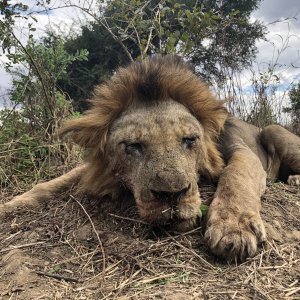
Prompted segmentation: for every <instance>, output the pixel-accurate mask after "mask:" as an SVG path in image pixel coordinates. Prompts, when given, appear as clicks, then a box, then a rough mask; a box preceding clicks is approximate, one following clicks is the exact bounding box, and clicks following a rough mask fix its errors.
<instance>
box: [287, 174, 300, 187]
mask: <svg viewBox="0 0 300 300" xmlns="http://www.w3.org/2000/svg"><path fill="white" fill-rule="evenodd" d="M287 183H288V184H289V185H296V186H299V185H300V175H290V176H289V178H288V180H287Z"/></svg>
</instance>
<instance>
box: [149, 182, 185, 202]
mask: <svg viewBox="0 0 300 300" xmlns="http://www.w3.org/2000/svg"><path fill="white" fill-rule="evenodd" d="M190 188H191V184H189V185H188V186H187V187H185V188H183V189H181V190H179V191H171V192H170V191H155V190H151V193H152V195H153V196H154V198H155V199H158V200H159V201H161V202H165V203H169V204H171V205H172V204H177V203H178V202H179V201H180V199H181V198H183V197H184V196H185V195H186V194H187V193H188V191H189V190H190Z"/></svg>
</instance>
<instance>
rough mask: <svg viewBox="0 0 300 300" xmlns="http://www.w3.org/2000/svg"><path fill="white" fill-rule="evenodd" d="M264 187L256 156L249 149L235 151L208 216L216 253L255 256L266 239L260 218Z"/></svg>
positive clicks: (210, 241) (208, 237) (210, 242)
mask: <svg viewBox="0 0 300 300" xmlns="http://www.w3.org/2000/svg"><path fill="white" fill-rule="evenodd" d="M265 187H266V173H265V171H264V170H263V167H262V165H261V162H260V161H259V159H258V158H257V157H256V155H255V154H254V153H252V152H251V151H250V150H249V149H247V148H240V149H237V150H235V151H234V153H233V155H232V156H231V159H230V160H229V163H228V165H227V167H225V169H224V171H223V173H222V175H221V177H220V180H219V183H218V187H217V191H216V194H215V198H214V200H213V202H212V204H211V206H210V208H209V211H208V215H207V229H206V233H205V238H206V240H207V241H208V245H209V247H210V248H211V251H212V252H213V253H214V254H216V255H219V256H222V257H225V258H229V259H232V258H238V259H240V260H244V259H245V258H246V257H251V256H253V255H255V253H256V250H257V244H258V243H260V242H262V241H264V240H265V239H266V232H265V228H264V224H263V222H262V219H261V216H260V197H261V195H262V194H263V193H264V191H265Z"/></svg>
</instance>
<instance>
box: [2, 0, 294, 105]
mask: <svg viewBox="0 0 300 300" xmlns="http://www.w3.org/2000/svg"><path fill="white" fill-rule="evenodd" d="M12 2H16V1H12ZM22 2H23V3H25V4H26V2H27V4H29V6H30V4H32V3H33V1H30V0H23V1H22ZM62 2H63V1H62V0H54V1H52V3H53V4H54V5H55V6H59V5H60V3H62ZM73 2H74V1H73ZM79 2H82V1H80V0H78V3H79ZM33 9H36V8H33ZM36 17H37V19H38V23H37V25H36V24H35V26H37V29H38V30H37V32H36V33H35V34H36V35H37V38H38V37H40V36H41V35H42V34H43V32H44V30H45V28H46V27H49V26H50V27H51V28H52V29H55V28H60V29H62V28H64V30H65V31H66V32H68V28H70V27H72V28H74V26H75V28H76V26H78V28H79V27H80V23H81V22H84V16H83V14H82V12H80V11H79V10H76V9H74V8H72V9H70V8H63V9H57V10H53V11H52V12H51V14H50V15H49V14H38V15H36ZM251 18H252V19H253V20H259V21H261V22H263V23H264V24H265V25H266V26H267V28H268V31H269V33H268V34H267V39H268V41H259V42H257V47H258V55H257V59H256V63H255V68H256V70H259V71H262V72H263V71H265V70H266V69H267V67H268V66H269V65H270V64H271V65H272V64H275V63H276V70H277V72H278V73H279V75H280V78H281V86H282V90H285V89H287V88H288V87H289V86H290V85H291V84H292V83H293V82H297V81H299V80H300V75H299V74H300V72H299V70H300V1H299V0H284V1H283V0H263V1H262V2H261V4H260V7H259V8H258V9H257V10H256V11H255V12H254V13H253V14H252V16H251ZM74 19H75V20H76V21H75V22H74ZM80 20H83V21H80ZM23 28H24V24H22V23H21V24H18V28H17V33H18V35H19V38H21V40H24V41H25V37H26V32H24V29H23ZM3 61H5V57H3V56H2V57H0V108H1V106H3V97H1V96H2V95H5V94H6V93H7V92H6V90H7V88H8V87H9V86H10V83H11V77H10V76H9V75H8V74H7V73H6V72H5V70H4V69H3V67H2V62H3ZM250 81H251V73H250V72H247V71H245V72H243V73H242V76H241V82H242V85H243V86H244V87H245V88H247V86H248V85H249V86H250Z"/></svg>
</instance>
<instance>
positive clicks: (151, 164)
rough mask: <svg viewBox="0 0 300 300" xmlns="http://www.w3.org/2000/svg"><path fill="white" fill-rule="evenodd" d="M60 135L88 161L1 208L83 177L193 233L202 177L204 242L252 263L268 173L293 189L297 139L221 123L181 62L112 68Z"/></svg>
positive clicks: (218, 105)
mask: <svg viewBox="0 0 300 300" xmlns="http://www.w3.org/2000/svg"><path fill="white" fill-rule="evenodd" d="M61 134H63V135H67V134H68V135H70V136H71V137H72V138H73V140H74V141H75V142H76V143H77V144H79V145H80V146H81V147H83V148H84V149H85V150H86V163H85V165H83V166H82V167H80V168H79V169H75V170H73V171H71V172H70V173H67V174H65V175H63V176H61V177H59V178H57V179H55V180H53V181H50V182H48V183H42V184H39V185H37V186H36V187H34V188H33V189H32V190H31V191H29V192H27V193H25V194H23V195H21V196H18V197H16V198H15V199H13V200H12V201H11V202H9V203H8V204H5V205H2V206H1V205H0V215H1V213H3V212H5V211H8V210H13V209H14V208H15V207H16V206H18V205H37V202H38V201H39V200H40V199H42V198H49V197H51V196H52V195H55V193H57V192H59V191H60V190H61V189H62V188H63V187H66V186H69V185H70V183H71V182H73V181H74V180H77V179H79V178H80V188H81V190H83V191H89V192H91V193H94V194H96V195H98V196H105V195H110V196H111V197H112V198H122V194H121V193H122V189H123V188H124V187H125V188H126V189H128V190H130V191H131V192H132V194H133V196H134V198H135V200H136V204H137V207H138V209H139V212H140V215H141V217H143V218H144V219H146V220H147V221H149V222H150V223H152V222H156V221H157V222H158V223H163V224H167V223H168V222H169V221H174V223H175V225H176V224H178V225H179V226H178V227H177V228H179V229H184V230H186V229H189V228H190V227H191V226H194V225H195V223H196V219H197V216H198V212H199V206H200V203H201V197H200V193H199V189H198V188H199V186H198V179H199V176H200V175H201V176H205V177H208V178H211V179H217V180H218V186H217V190H216V193H215V196H214V200H213V201H212V204H211V206H210V208H209V211H208V215H207V227H206V232H205V239H206V241H207V243H208V245H209V247H210V249H211V251H212V252H213V253H215V254H217V255H220V256H224V257H227V258H232V257H238V258H239V259H241V260H242V259H244V258H245V257H247V256H253V255H254V254H255V253H256V251H257V245H258V244H259V243H260V242H263V241H264V240H265V239H266V232H265V228H264V224H263V221H262V219H261V216H260V207H261V205H260V197H261V196H262V194H263V193H264V190H265V187H266V171H268V172H269V174H270V175H271V177H272V178H278V177H279V178H280V177H281V176H282V172H284V173H285V174H284V175H286V179H287V178H288V180H287V181H288V183H289V184H295V185H300V175H299V174H300V150H299V149H300V139H299V138H298V137H296V136H294V135H292V134H291V133H288V132H287V131H286V130H285V129H283V128H282V127H280V126H270V127H267V128H265V129H263V130H262V131H261V130H259V129H258V128H256V127H254V126H252V125H249V124H247V123H245V122H242V121H240V120H238V119H236V118H234V117H230V116H228V113H227V111H226V109H225V108H224V106H223V104H222V102H220V101H218V100H217V99H216V98H215V97H214V96H213V95H212V94H211V93H210V91H209V89H208V87H207V86H206V85H205V84H204V83H202V82H201V81H200V80H199V79H198V78H197V76H196V75H195V74H194V73H193V71H191V69H190V68H189V66H188V65H187V64H186V63H184V62H183V60H181V59H179V58H177V57H174V56H165V57H161V56H157V57H154V58H151V59H147V60H145V61H142V62H135V63H132V64H130V65H129V66H128V67H126V68H121V69H119V70H118V71H117V72H116V74H115V75H114V76H113V77H112V78H111V79H110V80H108V81H107V82H106V83H104V84H102V85H101V86H99V87H97V88H96V91H95V95H94V97H93V99H92V107H91V109H90V110H89V111H88V112H87V113H86V114H85V115H84V116H82V117H80V118H78V119H75V120H71V121H69V122H68V123H67V124H66V126H65V127H64V128H63V129H62V132H61Z"/></svg>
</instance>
